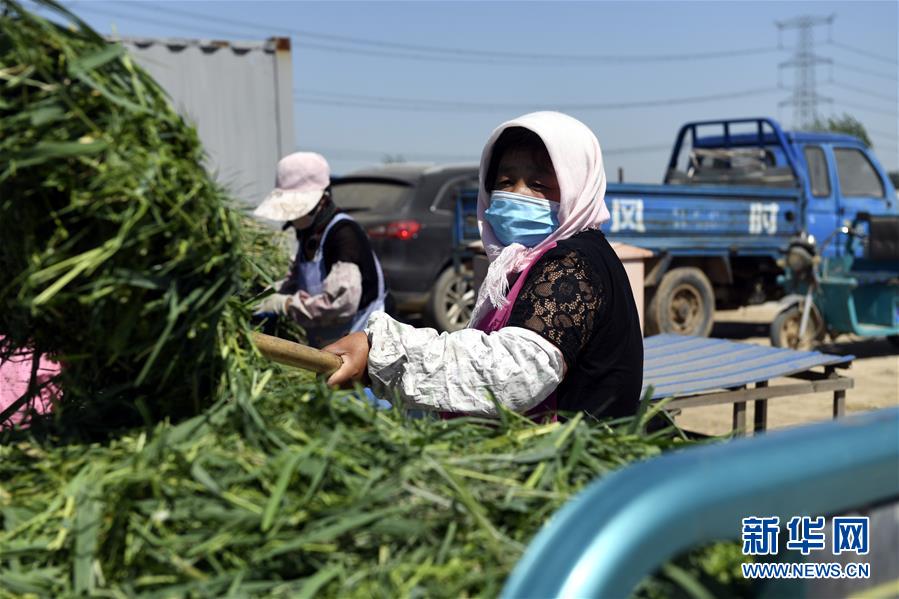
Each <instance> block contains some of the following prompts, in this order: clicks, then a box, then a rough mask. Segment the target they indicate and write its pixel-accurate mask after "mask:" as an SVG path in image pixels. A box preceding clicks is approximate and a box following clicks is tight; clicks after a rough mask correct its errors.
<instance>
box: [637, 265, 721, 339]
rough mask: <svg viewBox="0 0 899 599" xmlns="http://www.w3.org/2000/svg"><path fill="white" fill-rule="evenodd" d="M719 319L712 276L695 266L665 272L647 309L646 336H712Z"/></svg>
mask: <svg viewBox="0 0 899 599" xmlns="http://www.w3.org/2000/svg"><path fill="white" fill-rule="evenodd" d="M714 320H715V295H714V292H713V291H712V284H711V283H710V282H709V279H708V277H706V276H705V274H704V273H703V272H702V271H701V270H699V269H698V268H693V267H682V268H675V269H673V270H670V271H668V272H667V273H665V276H664V277H662V280H661V282H660V283H659V286H658V287H657V288H656V289H655V292H654V293H653V295H652V299H650V300H649V304H648V305H647V307H646V334H647V335H655V334H657V333H675V334H678V335H695V336H697V337H708V335H709V333H710V332H711V331H712V324H713V323H714Z"/></svg>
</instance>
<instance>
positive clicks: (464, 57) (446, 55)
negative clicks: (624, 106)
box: [81, 3, 777, 64]
mask: <svg viewBox="0 0 899 599" xmlns="http://www.w3.org/2000/svg"><path fill="white" fill-rule="evenodd" d="M130 6H131V7H132V8H137V9H139V10H144V11H151V12H154V13H158V12H159V9H158V8H157V7H150V6H145V5H142V4H141V3H133V4H130ZM81 8H82V9H83V10H88V11H93V12H98V13H104V12H105V13H107V14H113V16H118V17H124V18H133V19H135V20H141V21H146V20H147V19H146V18H145V17H137V16H135V15H133V14H132V15H129V14H123V13H121V12H118V13H113V11H110V10H108V9H106V8H97V7H94V6H83V7H81ZM165 12H166V13H170V14H173V15H180V16H183V17H186V18H190V19H195V20H197V21H200V22H202V23H208V22H212V23H221V24H224V25H229V26H234V27H240V28H242V29H251V30H257V31H263V32H264V33H265V34H267V35H271V34H272V33H273V32H275V31H280V32H283V33H285V34H289V35H291V36H294V37H296V40H295V41H296V43H297V44H299V45H301V46H305V47H309V48H312V49H319V50H328V51H336V52H343V53H350V54H362V55H376V56H387V57H392V58H406V59H413V60H434V61H439V60H443V61H448V60H452V61H454V62H469V63H489V64H496V63H505V62H509V61H512V62H517V63H526V64H532V63H534V62H540V63H559V62H562V63H572V62H590V63H597V62H601V63H621V64H632V63H642V62H672V61H691V60H709V59H715V58H733V57H737V56H745V55H757V54H762V53H769V52H776V51H777V48H775V47H773V46H766V47H755V48H739V49H728V50H705V51H702V52H688V53H679V54H674V53H667V54H642V55H641V54H547V53H522V52H504V51H496V50H468V49H464V48H450V47H440V46H426V45H419V44H406V43H399V42H390V41H384V40H374V39H370V38H359V37H350V36H341V35H333V34H322V33H316V32H313V31H307V30H301V29H294V28H290V27H283V26H279V25H271V24H262V23H254V22H250V21H243V20H235V19H228V18H224V17H220V16H215V15H205V14H201V13H195V12H192V11H186V10H183V9H177V8H172V7H168V6H167V7H166V8H165ZM155 20H156V21H157V22H159V20H158V19H155ZM150 22H152V21H150ZM204 27H205V25H204ZM179 28H182V29H183V28H184V25H183V24H179ZM240 35H245V34H240ZM304 38H311V39H314V40H320V41H323V42H327V43H324V44H323V43H310V42H309V41H307V40H306V39H304ZM334 43H338V44H349V45H351V46H362V47H361V48H353V47H341V46H335V45H334ZM372 48H379V49H381V50H382V51H381V52H378V53H377V54H372ZM384 50H386V51H384ZM409 52H417V53H418V54H409Z"/></svg>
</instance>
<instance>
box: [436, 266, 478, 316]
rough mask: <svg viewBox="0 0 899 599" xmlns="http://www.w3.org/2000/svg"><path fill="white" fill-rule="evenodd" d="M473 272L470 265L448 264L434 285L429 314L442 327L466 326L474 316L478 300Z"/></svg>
mask: <svg viewBox="0 0 899 599" xmlns="http://www.w3.org/2000/svg"><path fill="white" fill-rule="evenodd" d="M475 299H476V298H475V292H474V286H473V285H472V272H471V270H470V269H469V268H468V266H467V265H465V266H463V268H462V270H460V271H459V272H456V269H455V268H453V267H452V265H451V266H448V267H447V268H446V269H445V270H444V271H443V272H441V273H440V276H438V277H437V280H436V281H435V282H434V286H433V287H431V297H430V298H429V299H428V305H427V312H426V315H425V316H426V317H427V321H428V324H430V325H431V326H433V327H434V328H435V329H437V330H438V331H449V332H453V331H458V330H459V329H464V328H465V326H466V325H467V324H468V321H469V320H471V312H472V310H474V302H475Z"/></svg>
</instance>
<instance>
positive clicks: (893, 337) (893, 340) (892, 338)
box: [887, 335, 899, 348]
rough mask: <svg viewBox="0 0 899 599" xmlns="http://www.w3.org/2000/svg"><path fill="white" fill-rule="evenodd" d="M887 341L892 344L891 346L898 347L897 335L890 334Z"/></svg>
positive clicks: (898, 338) (898, 339) (898, 336)
mask: <svg viewBox="0 0 899 599" xmlns="http://www.w3.org/2000/svg"><path fill="white" fill-rule="evenodd" d="M887 341H889V342H890V343H892V344H893V347H896V348H899V335H890V336H889V337H887Z"/></svg>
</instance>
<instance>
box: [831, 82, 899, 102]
mask: <svg viewBox="0 0 899 599" xmlns="http://www.w3.org/2000/svg"><path fill="white" fill-rule="evenodd" d="M827 85H835V86H837V87H840V88H843V89H847V90H850V91H854V92H856V93H859V94H863V95H865V96H869V97H871V98H876V99H878V100H884V101H885V102H890V103H891V104H894V105H895V104H896V103H897V101H899V98H897V96H892V97H890V96H883V95H881V94H876V93H874V92H872V91H871V90H867V89H864V88H861V87H855V86H852V85H849V84H847V83H838V82H836V81H829V82H828V83H827Z"/></svg>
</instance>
